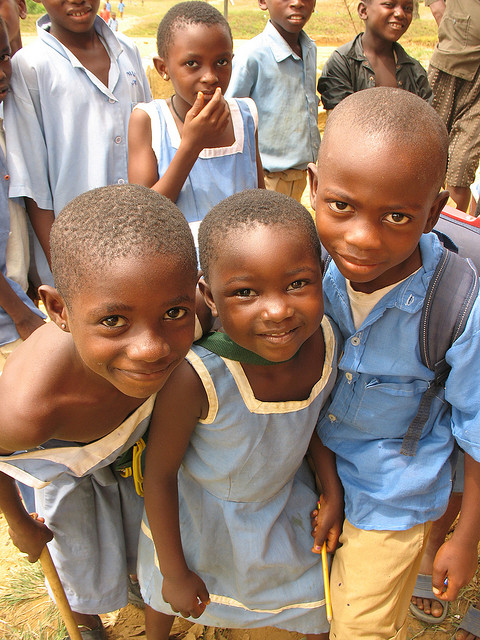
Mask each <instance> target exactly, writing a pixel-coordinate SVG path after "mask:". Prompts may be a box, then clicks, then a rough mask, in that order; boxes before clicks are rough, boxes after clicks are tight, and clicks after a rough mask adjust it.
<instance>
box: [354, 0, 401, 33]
mask: <svg viewBox="0 0 480 640" xmlns="http://www.w3.org/2000/svg"><path fill="white" fill-rule="evenodd" d="M358 15H359V16H360V19H361V20H363V21H364V22H365V30H368V31H369V32H370V33H371V34H373V35H376V36H378V37H379V38H380V39H381V40H388V41H389V42H396V41H397V40H398V39H399V38H400V37H401V36H403V34H404V33H405V31H406V30H407V29H408V27H409V26H410V23H411V22H412V16H413V0H365V1H364V2H360V4H359V5H358Z"/></svg>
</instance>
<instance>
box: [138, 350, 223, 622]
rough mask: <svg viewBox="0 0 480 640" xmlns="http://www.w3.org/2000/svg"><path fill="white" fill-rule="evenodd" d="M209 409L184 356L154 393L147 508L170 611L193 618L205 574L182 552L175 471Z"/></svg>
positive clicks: (201, 605) (199, 608)
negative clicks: (194, 568)
mask: <svg viewBox="0 0 480 640" xmlns="http://www.w3.org/2000/svg"><path fill="white" fill-rule="evenodd" d="M207 413H208V401H207V398H206V394H205V391H204V389H203V386H202V384H201V382H200V379H199V378H198V376H197V374H196V373H195V372H194V370H193V369H192V367H191V366H190V365H189V364H188V363H187V362H186V361H184V362H183V363H182V364H180V365H179V367H177V369H176V370H175V371H174V372H173V373H172V375H171V376H170V378H169V380H168V381H167V383H166V384H165V386H164V387H163V389H162V390H161V391H160V392H159V393H158V395H157V399H156V402H155V409H154V412H153V415H152V420H151V423H150V431H149V436H148V446H147V455H146V464H145V481H144V492H145V508H146V511H147V517H148V521H149V525H150V529H151V531H152V535H153V540H154V543H155V549H156V551H157V556H158V561H159V566H160V571H161V573H162V575H163V589H162V595H163V598H164V600H165V601H166V602H168V603H169V604H170V605H171V607H172V609H173V610H174V611H178V612H180V614H181V615H182V616H184V617H188V616H192V617H194V618H197V617H198V616H200V615H201V614H202V613H203V611H204V610H205V607H206V606H207V604H208V602H209V596H208V591H207V588H206V586H205V584H204V582H203V580H202V579H201V578H199V576H197V575H196V574H195V573H193V572H192V571H190V569H189V568H188V565H187V563H186V561H185V556H184V554H183V549H182V542H181V538H180V525H179V516H178V489H177V473H178V469H179V467H180V463H181V461H182V459H183V456H184V454H185V450H186V448H187V446H188V442H189V440H190V436H191V433H192V431H193V429H194V427H195V425H196V424H197V422H198V420H199V418H201V417H202V416H206V415H207ZM212 542H213V541H212Z"/></svg>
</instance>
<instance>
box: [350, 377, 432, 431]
mask: <svg viewBox="0 0 480 640" xmlns="http://www.w3.org/2000/svg"><path fill="white" fill-rule="evenodd" d="M427 389H428V382H426V381H425V380H413V381H410V382H385V381H381V380H379V379H378V378H372V379H371V380H370V381H368V382H367V383H366V384H365V386H364V388H363V392H362V393H361V396H360V401H359V402H358V405H357V410H356V412H355V416H354V426H355V428H357V429H359V430H360V431H364V432H366V433H369V434H371V435H373V436H378V437H379V438H403V436H404V435H405V433H406V431H407V429H408V425H409V424H410V422H411V421H412V420H413V418H414V417H415V415H416V413H417V410H418V406H419V404H420V400H421V398H422V395H423V394H424V392H425V391H426V390H427Z"/></svg>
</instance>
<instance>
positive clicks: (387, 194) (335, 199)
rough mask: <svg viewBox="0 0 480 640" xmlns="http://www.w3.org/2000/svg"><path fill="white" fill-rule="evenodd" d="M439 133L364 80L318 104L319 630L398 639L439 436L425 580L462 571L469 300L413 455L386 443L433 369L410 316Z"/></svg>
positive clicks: (471, 343)
mask: <svg viewBox="0 0 480 640" xmlns="http://www.w3.org/2000/svg"><path fill="white" fill-rule="evenodd" d="M447 153H448V135H447V132H446V129H445V126H444V125H443V123H442V121H441V120H440V118H439V117H438V115H437V114H436V113H435V111H434V110H433V109H432V107H430V106H429V105H428V103H426V102H425V101H424V100H422V99H421V98H419V97H417V96H415V95H413V94H411V93H409V92H407V91H402V90H399V89H393V88H385V87H378V88H374V89H367V90H365V91H360V92H358V93H355V94H353V95H351V96H349V97H347V98H345V100H343V101H342V102H341V103H340V104H339V105H338V106H337V107H336V108H335V109H334V110H333V111H332V114H331V115H330V117H329V119H328V122H327V128H326V130H325V135H324V138H323V142H322V145H321V149H320V152H319V158H318V168H317V167H315V166H314V165H312V166H311V167H310V171H311V174H312V175H311V177H312V203H313V204H314V205H315V209H316V224H317V230H318V232H319V235H320V238H321V241H322V243H323V244H324V246H325V248H326V249H327V251H328V252H329V254H330V255H331V257H332V259H333V260H332V261H331V263H330V264H329V266H328V270H327V272H326V275H325V278H324V295H325V309H326V312H327V313H328V314H330V315H331V316H332V317H333V318H334V320H335V321H336V322H337V323H338V325H339V328H340V331H341V332H342V334H343V337H344V338H345V348H344V352H343V355H342V358H341V360H340V363H339V376H338V379H337V383H336V386H335V389H334V391H333V394H332V400H331V404H330V405H329V406H328V408H326V409H325V410H324V411H323V412H322V415H321V416H320V420H319V424H318V434H319V436H320V438H321V439H322V442H324V444H325V445H326V446H328V447H329V448H331V449H332V450H333V451H334V452H335V453H336V458H337V468H338V473H339V476H340V479H341V481H342V484H343V487H344V490H345V516H346V520H345V523H344V528H343V533H342V536H341V538H340V541H342V542H343V546H342V547H341V548H340V550H339V551H338V552H337V554H336V556H335V559H334V562H333V567H332V584H333V585H334V589H333V590H332V604H333V612H334V613H333V624H332V635H331V637H332V638H338V639H342V640H343V639H345V638H356V639H357V638H358V639H361V638H372V637H374V638H378V639H387V638H395V639H404V638H406V625H405V620H406V615H407V610H408V605H409V602H410V596H411V594H412V591H413V587H414V584H415V579H416V575H417V572H418V567H419V563H420V559H421V556H422V553H423V550H424V547H425V543H426V539H427V538H428V533H429V528H430V526H431V522H432V521H434V520H436V519H438V518H439V517H440V516H441V515H442V513H443V512H444V511H445V509H446V507H447V503H448V499H449V495H450V492H451V490H452V477H451V476H452V465H451V455H452V450H453V446H454V442H455V440H456V442H457V443H458V444H459V446H460V447H461V448H462V449H463V450H464V451H465V491H464V496H463V501H462V511H461V516H460V520H459V522H458V525H457V527H456V529H455V532H454V534H453V536H452V537H451V539H449V540H448V541H447V542H445V544H444V545H442V547H441V548H440V549H439V551H438V553H437V555H436V558H435V562H434V568H433V586H434V588H435V592H436V594H437V596H438V597H439V598H440V599H442V600H452V599H454V598H455V597H456V595H457V594H458V591H459V589H460V588H461V587H462V586H463V585H465V584H467V583H468V582H469V580H470V579H471V577H472V576H473V574H474V572H475V569H476V566H477V544H478V538H479V535H480V465H479V463H478V460H480V427H479V419H480V394H479V392H478V385H477V380H476V377H475V375H474V373H473V372H474V371H476V369H477V363H478V358H479V357H480V330H479V327H480V303H479V302H478V299H477V300H476V302H475V304H474V307H473V309H472V312H471V314H470V317H469V320H468V323H467V325H466V329H465V331H464V333H463V334H462V335H461V336H460V337H459V338H458V339H457V340H456V341H455V342H454V344H453V345H452V347H451V348H450V349H449V350H448V351H447V354H446V360H447V362H448V364H449V365H450V366H451V372H450V375H449V376H448V379H447V381H446V385H445V390H444V391H443V390H442V393H440V394H439V395H438V396H436V397H434V399H433V401H432V404H431V408H430V413H429V416H428V419H427V421H426V424H425V426H424V428H423V431H422V434H421V437H420V440H419V442H418V446H417V451H416V454H415V455H412V456H410V455H402V454H401V453H400V449H401V447H402V441H403V438H404V436H405V435H406V432H407V429H408V426H409V424H410V423H411V422H412V420H413V418H414V417H415V415H416V413H417V410H418V407H419V403H420V401H421V398H422V395H423V393H424V392H425V391H426V389H427V388H428V387H429V384H430V382H431V381H432V379H433V376H434V374H433V372H432V371H431V370H430V369H428V368H427V367H426V366H425V365H424V364H423V363H422V361H421V358H420V349H419V323H420V317H421V313H422V308H423V304H424V299H425V294H426V290H427V287H428V284H429V281H430V279H431V277H432V274H433V272H434V270H435V267H436V266H437V263H438V261H439V259H440V256H441V251H442V249H441V245H440V242H439V240H438V238H437V236H436V235H435V234H433V233H430V232H431V230H432V229H433V227H434V226H435V223H436V221H437V219H438V216H439V214H440V211H441V210H442V208H443V206H444V204H445V202H446V200H447V197H448V193H447V192H445V191H440V189H441V185H442V183H443V179H444V177H445V170H446V163H447Z"/></svg>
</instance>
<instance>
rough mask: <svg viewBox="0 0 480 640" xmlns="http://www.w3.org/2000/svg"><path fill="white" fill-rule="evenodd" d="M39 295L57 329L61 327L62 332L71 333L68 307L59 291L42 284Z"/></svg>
mask: <svg viewBox="0 0 480 640" xmlns="http://www.w3.org/2000/svg"><path fill="white" fill-rule="evenodd" d="M38 293H39V294H40V297H41V299H42V302H43V304H44V305H45V309H46V310H47V313H48V315H49V317H50V320H51V321H52V322H54V323H55V324H56V325H57V327H60V329H61V330H62V331H67V332H69V331H70V329H69V328H68V310H67V305H66V304H65V300H64V299H63V298H62V296H61V295H60V293H59V292H58V291H57V289H55V287H51V286H50V285H48V284H42V286H41V287H39V288H38Z"/></svg>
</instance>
